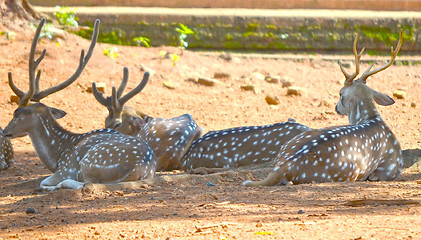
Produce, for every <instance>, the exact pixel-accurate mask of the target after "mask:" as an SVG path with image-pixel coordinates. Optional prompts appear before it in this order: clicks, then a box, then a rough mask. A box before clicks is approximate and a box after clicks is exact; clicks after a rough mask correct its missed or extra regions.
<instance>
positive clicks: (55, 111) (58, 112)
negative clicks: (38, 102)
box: [50, 107, 66, 119]
mask: <svg viewBox="0 0 421 240" xmlns="http://www.w3.org/2000/svg"><path fill="white" fill-rule="evenodd" d="M50 111H51V113H52V114H53V116H54V118H55V119H60V118H62V117H64V116H66V112H65V111H63V110H60V109H58V108H53V107H50Z"/></svg>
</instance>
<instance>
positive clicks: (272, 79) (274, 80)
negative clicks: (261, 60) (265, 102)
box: [265, 76, 281, 83]
mask: <svg viewBox="0 0 421 240" xmlns="http://www.w3.org/2000/svg"><path fill="white" fill-rule="evenodd" d="M265 80H266V82H268V83H279V82H280V81H281V77H280V76H268V77H266V78H265Z"/></svg>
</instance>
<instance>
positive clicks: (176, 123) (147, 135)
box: [137, 114, 203, 171]
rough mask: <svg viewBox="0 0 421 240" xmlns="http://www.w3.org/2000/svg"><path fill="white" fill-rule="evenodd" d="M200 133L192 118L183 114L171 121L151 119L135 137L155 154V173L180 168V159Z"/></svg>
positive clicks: (200, 130) (200, 129)
mask: <svg viewBox="0 0 421 240" xmlns="http://www.w3.org/2000/svg"><path fill="white" fill-rule="evenodd" d="M202 132H203V130H202V128H200V127H199V126H198V125H197V123H196V122H195V121H194V119H193V117H192V116H191V115H190V114H184V115H181V116H179V117H175V118H171V119H165V118H151V119H149V120H148V122H147V123H146V125H145V126H144V127H143V128H142V129H141V131H140V132H139V134H138V135H137V136H138V137H140V138H142V139H144V140H145V141H146V142H147V143H148V144H149V146H150V147H151V148H152V149H153V151H154V152H155V154H156V156H157V161H158V163H157V171H168V170H174V169H180V168H181V159H182V158H183V156H184V155H185V154H186V152H187V151H188V150H189V148H190V146H191V145H192V142H193V141H195V140H196V139H198V138H199V137H200V136H201V135H202Z"/></svg>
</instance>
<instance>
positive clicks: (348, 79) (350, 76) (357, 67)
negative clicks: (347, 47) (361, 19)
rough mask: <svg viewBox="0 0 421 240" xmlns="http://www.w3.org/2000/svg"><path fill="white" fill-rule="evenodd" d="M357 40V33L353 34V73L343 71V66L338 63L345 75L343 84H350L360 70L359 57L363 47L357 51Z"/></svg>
mask: <svg viewBox="0 0 421 240" xmlns="http://www.w3.org/2000/svg"><path fill="white" fill-rule="evenodd" d="M357 41H358V35H357V36H355V40H354V47H353V51H354V56H355V73H353V74H349V73H347V72H346V71H345V69H344V67H343V66H342V64H340V65H339V66H340V67H341V71H342V73H343V74H344V76H345V79H346V80H345V84H351V83H352V81H353V80H354V78H355V77H356V76H357V75H358V74H359V72H360V58H361V55H363V53H364V50H365V47H364V48H363V49H361V51H360V53H357Z"/></svg>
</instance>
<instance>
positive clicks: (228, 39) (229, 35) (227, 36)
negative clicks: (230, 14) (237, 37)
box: [225, 33, 234, 41]
mask: <svg viewBox="0 0 421 240" xmlns="http://www.w3.org/2000/svg"><path fill="white" fill-rule="evenodd" d="M232 39H234V37H233V36H232V35H231V34H230V33H227V34H226V35H225V40H226V41H231V40H232Z"/></svg>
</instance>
